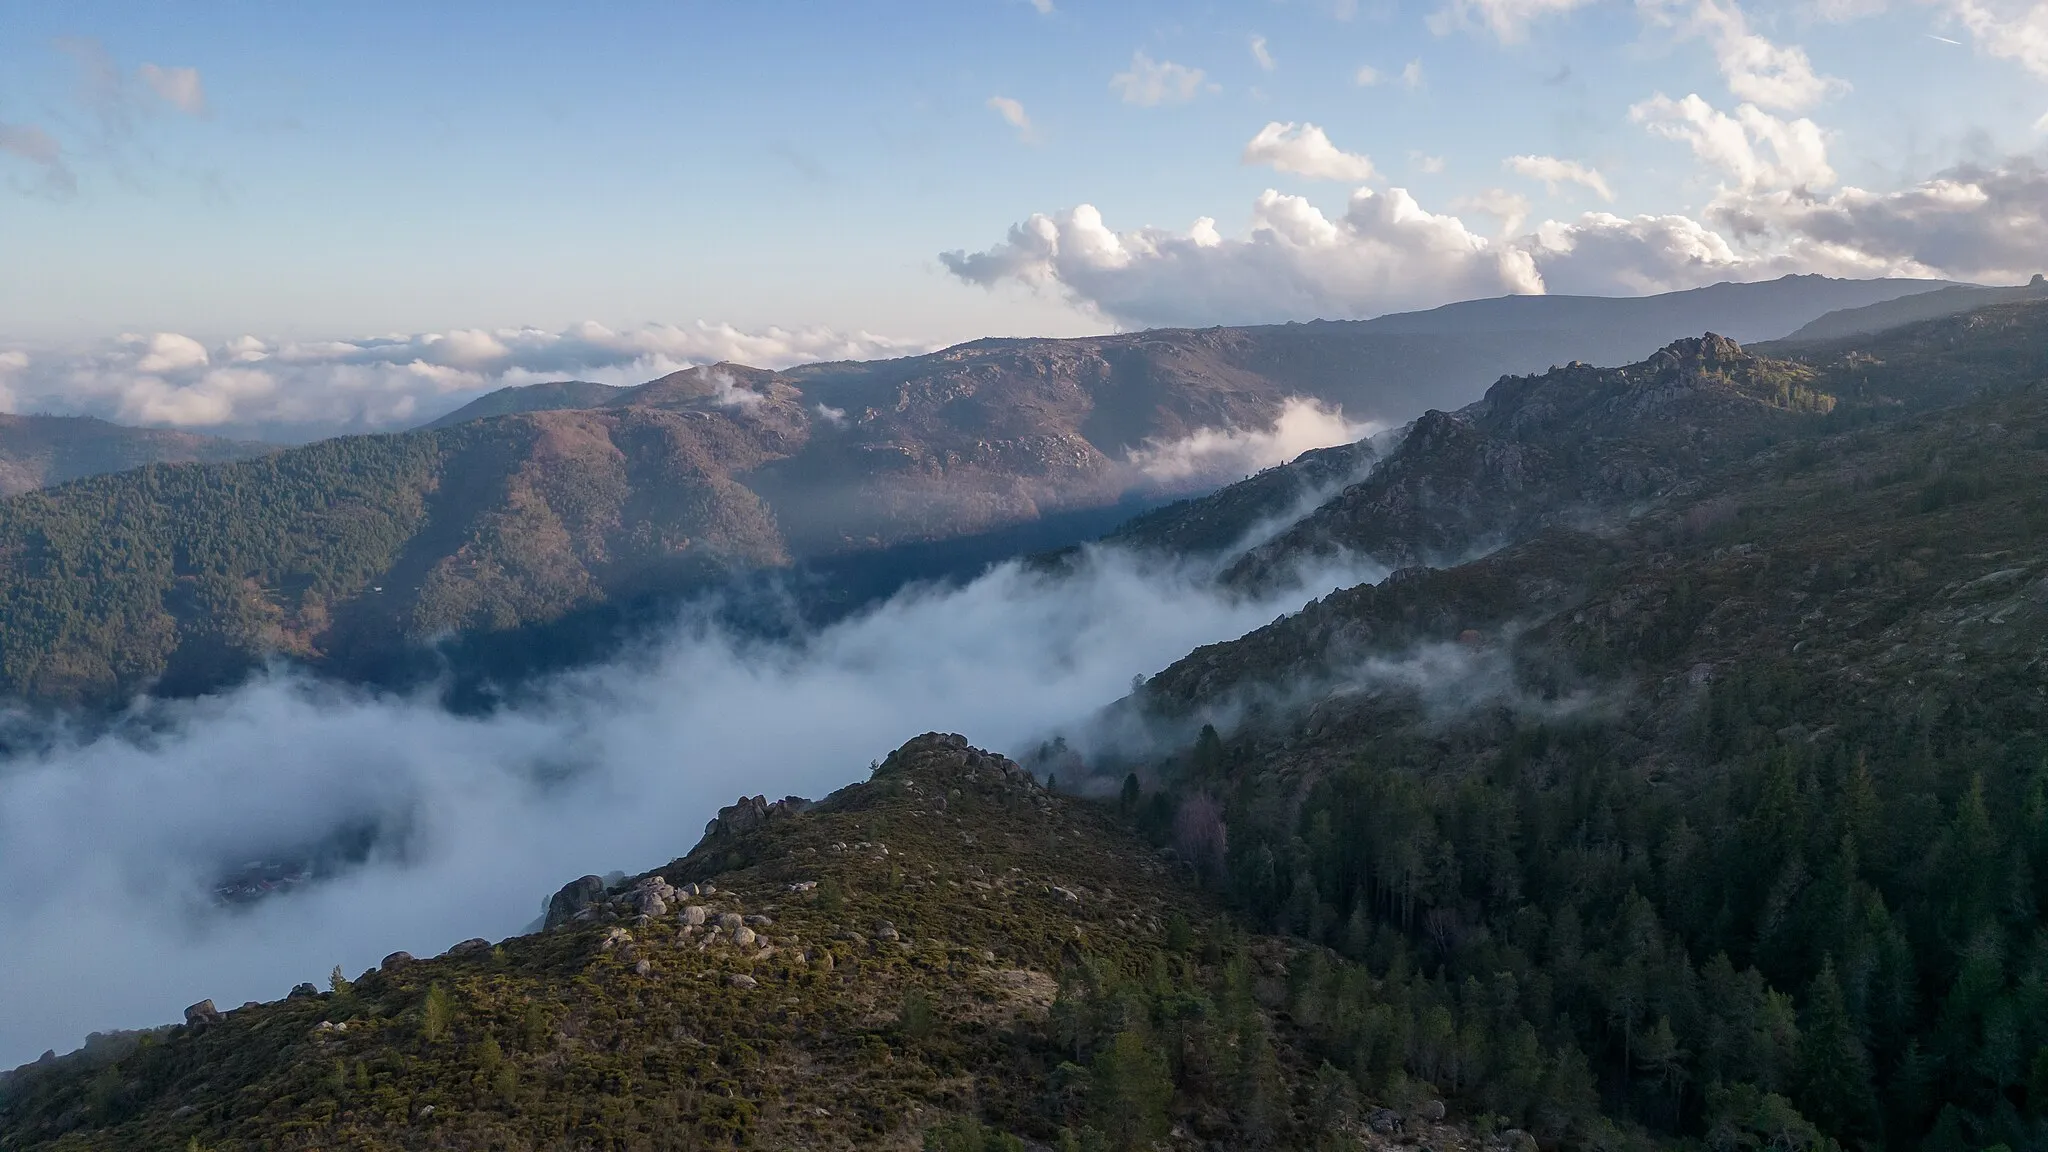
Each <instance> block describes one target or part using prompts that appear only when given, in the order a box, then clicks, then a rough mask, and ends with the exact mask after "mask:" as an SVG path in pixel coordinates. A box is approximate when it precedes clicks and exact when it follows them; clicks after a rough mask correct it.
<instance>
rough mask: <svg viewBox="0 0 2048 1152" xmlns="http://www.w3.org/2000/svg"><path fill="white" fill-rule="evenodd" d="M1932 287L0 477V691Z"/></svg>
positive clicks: (967, 509) (546, 617) (402, 619)
mask: <svg viewBox="0 0 2048 1152" xmlns="http://www.w3.org/2000/svg"><path fill="white" fill-rule="evenodd" d="M1937 287H1939V285H1938V284H1936V283H1934V282H1929V281H1904V280H1888V281H1843V280H1829V279H1825V278H1821V277H1787V278H1785V279H1782V280H1777V281H1772V282H1769V283H1763V284H1744V285H1718V286H1716V287H1713V288H1707V289H1700V290H1697V291H1692V292H1683V293H1672V294H1668V295H1665V296H1659V297H1646V298H1640V299H1595V298H1573V297H1508V298H1503V299H1498V300H1483V301H1470V302H1466V303H1463V304H1456V305H1451V306H1448V307H1445V308H1439V309H1435V310H1433V311H1430V312H1423V313H1413V314H1407V315H1402V316H1390V317H1383V318H1381V319H1379V320H1373V321H1364V322H1357V323H1353V322H1342V323H1326V322H1317V323H1308V324H1287V325H1275V326H1265V327H1256V328H1210V329H1199V330H1196V329H1176V330H1166V331H1156V332H1140V333H1132V334H1127V335H1118V336H1104V337H1093V338H1087V339H1077V340H1029V339H1026V340H1008V339H1005V340H980V341H975V342H972V343H969V344H963V345H960V346H958V347H955V348H950V349H947V350H945V351H942V352H936V353H932V354H930V355H926V356H918V357H910V358H905V359H899V360H885V361H874V362H865V363H836V364H813V365H807V366H803V367H799V368H793V369H789V370H786V371H780V372H773V371H766V370H762V369H756V368H749V367H746V366H743V365H732V364H722V365H713V366H707V367H703V368H693V369H689V370H686V371H682V372H677V373H673V374H671V375H668V376H664V377H662V378H660V379H658V380H654V381H650V382H648V383H646V384H642V385H640V386H638V387H634V388H611V387H607V386H604V385H601V384H594V383H589V382H576V381H569V382H561V383H554V384H542V385H534V386H529V387H526V388H518V389H506V390H502V391H500V392H497V393H493V394H491V395H489V396H485V397H482V398H480V399H479V400H477V401H474V402H472V403H471V404H470V405H468V406H467V407H465V408H463V409H461V410H459V411H457V412H454V413H450V414H448V415H446V416H444V417H442V418H440V419H438V420H436V421H434V422H433V423H432V424H431V425H429V426H427V427H425V428H421V429H417V430H415V431H412V432H408V433H402V434H396V435H385V436H369V437H345V438H341V439H336V440H330V441H323V442H319V443H315V444H312V445H307V446H304V447H300V448H294V449H288V450H284V451H280V452H276V453H273V454H270V455H267V456H264V457H262V458H260V459H255V460H247V461H241V462H235V463H225V464H213V465H206V466H202V467H174V466H162V465H159V466H152V467H147V468H143V469H140V470H136V471H131V472H126V473H120V474H114V475H103V476H98V477H93V478H90V479H86V480H82V481H75V482H73V483H70V484H66V485H64V486H62V487H59V488H56V489H53V490H49V491H46V492H41V493H35V494H32V495H30V496H25V497H21V498H17V499H15V500H12V501H7V502H4V503H0V605H4V606H5V608H6V612H5V615H4V618H0V692H4V693H8V694H17V695H22V696H26V697H28V698H31V699H36V700H48V701H88V700H90V701H105V702H112V701H118V700H122V699H125V698H127V696H128V695H129V694H131V693H133V692H135V691H138V690H145V689H153V690H156V691H161V692H170V693H185V692H193V691H203V690H207V689H209V688H211V687H215V686H218V685H220V684H222V683H225V682H227V681H229V680H232V679H233V678H235V677H236V676H239V675H241V674H242V673H243V672H245V671H246V670H248V669H249V668H252V667H254V666H256V665H257V664H258V663H260V662H261V661H262V660H264V659H266V658H268V657H269V656H271V655H273V654H279V653H284V654H291V655H295V656H297V657H299V658H302V659H305V660H309V661H312V662H314V663H316V664H323V665H327V666H330V667H334V668H336V669H337V670H345V672H346V674H348V675H351V676H362V677H369V678H372V679H377V678H379V677H383V676H386V675H391V674H395V673H392V672H391V671H390V665H389V664H388V661H389V660H391V659H394V658H396V657H394V656H393V654H394V653H405V652H409V651H418V650H419V649H420V646H421V645H423V644H424V643H426V642H427V641H428V640H429V639H430V638H436V637H447V636H450V635H454V636H458V637H480V636H491V635H515V634H519V633H521V632H522V630H530V629H533V628H535V627H537V626H546V625H550V624H552V623H554V622H558V621H564V620H567V619H570V618H572V617H575V616H577V615H578V614H580V613H589V612H594V611H599V610H610V609H611V608H614V607H617V606H620V605H625V604H632V603H638V602H641V601H645V600H649V599H653V600H664V599H666V600H670V601H672V600H674V599H675V598H677V597H679V596H683V595H686V594H688V593H689V592H690V591H692V590H697V589H703V588H707V587H710V586H713V585H719V584H723V583H726V582H729V581H731V580H732V579H733V578H734V577H736V576H739V575H741V574H745V573H749V572H759V571H764V570H767V571H774V570H785V569H788V568H790V567H792V566H797V565H806V564H813V563H820V562H826V561H831V560H833V559H835V558H844V557H849V556H855V555H862V554H879V553H883V552H886V551H887V550H890V549H896V548H904V547H910V546H920V545H926V544H930V543H933V542H938V541H948V540H957V539H962V538H968V537H977V536H989V535H990V534H997V535H999V534H1001V533H1003V532H1006V531H1008V530H1010V529H1013V528H1015V527H1017V526H1020V525H1029V524H1034V523H1039V522H1047V521H1048V518H1053V519H1054V520H1058V518H1061V517H1076V516H1080V515H1081V514H1084V513H1089V512H1091V511H1094V510H1122V509H1128V508H1129V506H1130V504H1131V502H1132V501H1133V500H1134V499H1135V498H1138V497H1142V496H1144V495H1146V494H1150V495H1152V496H1153V497H1154V498H1163V497H1165V496H1169V495H1172V494H1173V493H1174V492H1175V490H1176V489H1178V490H1180V491H1189V490H1202V489H1205V488H1211V487H1215V486H1217V485H1219V484H1221V483H1224V482H1227V481H1229V480H1232V479H1237V478H1239V477H1241V476H1242V475H1244V474H1246V473H1249V472H1253V471H1256V470H1258V469H1259V468H1260V467H1262V466H1264V465H1267V464H1272V463H1278V462H1279V461H1280V460H1282V459H1284V458H1285V457H1287V456H1291V455H1294V454H1296V453H1297V452H1299V451H1300V450H1301V449H1303V448H1312V447H1319V446H1321V445H1322V444H1327V443H1330V442H1332V441H1338V440H1346V439H1351V438H1355V436H1356V435H1357V434H1358V433H1359V432H1360V431H1362V430H1364V429H1363V423H1364V422H1365V421H1373V422H1376V423H1380V424H1391V423H1398V422H1400V421H1405V420H1407V419H1409V418H1411V417H1413V416H1414V415H1415V414H1416V413H1417V412H1419V411H1422V410H1423V409H1426V408H1453V407H1459V406H1462V405H1463V404H1465V403H1468V402H1470V401H1472V400H1474V399H1476V398H1478V396H1479V395H1480V394H1481V393H1482V392H1483V391H1484V389H1485V387H1486V385H1487V384H1488V383H1489V382H1490V381H1492V380H1493V379H1495V378H1497V377H1499V376H1500V375H1502V374H1503V373H1512V372H1520V371H1527V370H1541V369H1542V368H1545V367H1548V366H1550V365H1552V364H1557V363H1563V362H1566V361H1577V360H1582V359H1584V358H1587V357H1594V358H1609V359H1612V360H1621V361H1625V360H1629V359H1638V358H1640V357H1642V356H1646V355H1648V354H1649V353H1650V352H1651V351H1653V350H1655V349H1656V348H1657V347H1660V346H1662V345H1663V344H1665V343H1668V342H1669V341H1670V340H1672V339H1674V338H1677V337H1681V336H1685V335H1688V334H1691V335H1695V336H1696V335H1697V334H1698V333H1699V332H1701V331H1702V330H1707V329H1713V330H1717V331H1718V330H1720V329H1722V328H1726V329H1729V330H1730V331H1733V332H1736V333H1748V334H1765V335H1768V334H1773V333H1781V332H1783V331H1786V330H1789V329H1791V328H1794V327H1797V326H1799V325H1801V324H1804V323H1806V322H1808V321H1810V320H1812V319H1815V318H1818V317H1819V316H1821V315H1823V314H1825V313H1827V312H1829V311H1832V310H1836V309H1839V308H1843V307H1855V306H1867V305H1868V304H1870V303H1872V302H1881V301H1884V300H1887V299H1896V298H1897V297H1898V296H1899V295H1900V294H1902V293H1916V292H1927V291H1932V290H1933V289H1935V288H1937ZM1310 401H1313V402H1315V403H1317V404H1321V405H1325V406H1327V407H1326V408H1324V409H1322V410H1321V413H1320V414H1319V415H1312V417H1311V418H1310V420H1309V421H1308V423H1309V424H1310V425H1311V426H1310V427H1309V429H1308V431H1307V434H1306V435H1307V436H1308V437H1309V438H1308V439H1307V441H1306V442H1303V439H1302V437H1303V433H1302V432H1301V430H1300V429H1299V428H1293V430H1292V431H1290V427H1291V426H1290V425H1288V424H1284V423H1280V424H1278V425H1277V427H1276V422H1279V421H1280V420H1281V417H1282V416H1283V415H1285V414H1288V413H1294V414H1296V415H1299V413H1300V411H1301V405H1303V404H1304V403H1305V402H1310ZM1340 407H1341V409H1342V411H1343V413H1344V417H1343V419H1339V418H1337V417H1336V416H1335V415H1333V414H1332V412H1333V411H1334V410H1335V409H1337V408H1340ZM109 435H112V433H109ZM195 450H196V449H195ZM220 450H221V451H222V452H223V453H226V454H230V455H235V454H245V453H246V451H247V449H246V448H237V447H233V446H225V447H223V448H221V449H220ZM1160 460H1173V461H1175V462H1176V468H1175V469H1173V470H1170V471H1160V470H1158V469H1157V468H1156V467H1155V465H1156V463H1157V462H1158V461H1160ZM1332 479H1333V477H1323V478H1322V480H1323V482H1328V481H1330V480H1332ZM1298 495H1299V494H1297V496H1298ZM1072 523H1073V524H1074V527H1075V530H1076V531H1079V532H1090V531H1099V530H1100V529H1101V528H1102V527H1103V525H1102V524H1101V523H1100V522H1099V521H1097V522H1094V523H1086V522H1085V518H1084V519H1081V520H1074V521H1072ZM1058 542H1059V541H1057V540H1046V539H1044V538H1042V537H1041V538H1038V539H1036V540H1034V541H1032V544H1033V546H1043V545H1045V544H1048V543H1053V544H1056V543H1058ZM874 576H875V574H873V573H871V574H870V578H871V579H872V578H873V577H874ZM876 587H877V590H878V591H880V592H886V590H887V588H888V584H887V580H886V579H882V580H880V582H879V583H878V584H877V585H876ZM547 643H548V644H556V643H566V641H560V640H559V639H551V640H549V641H547Z"/></svg>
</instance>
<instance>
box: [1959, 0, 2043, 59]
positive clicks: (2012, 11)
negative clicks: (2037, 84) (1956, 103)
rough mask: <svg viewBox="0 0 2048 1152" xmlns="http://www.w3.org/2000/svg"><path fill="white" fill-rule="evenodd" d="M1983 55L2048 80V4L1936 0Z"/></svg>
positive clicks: (2022, 0) (2013, 0) (2011, 0)
mask: <svg viewBox="0 0 2048 1152" xmlns="http://www.w3.org/2000/svg"><path fill="white" fill-rule="evenodd" d="M1937 2H1938V3H1939V4H1940V5H1941V7H1942V8H1943V9H1945V10H1946V11H1947V13H1948V15H1949V17H1950V18H1951V19H1952V20H1954V21H1955V22H1956V23H1957V24H1959V25H1961V26H1962V27H1964V28H1965V29H1968V30H1969V33H1970V38H1971V40H1972V41H1974V42H1975V44H1976V45H1977V47H1978V48H1979V49H1981V50H1982V51H1983V52H1984V53H1985V54H1987V55H1989V56H1992V57H1994V58H1996V59H2000V60H2011V61H2014V62H2015V63H2017V64H2019V65H2020V66H2021V67H2022V68H2025V69H2026V70H2027V71H2029V72H2032V73H2033V74H2034V75H2036V76H2043V77H2048V4H2042V3H2039V2H2038V0H1937Z"/></svg>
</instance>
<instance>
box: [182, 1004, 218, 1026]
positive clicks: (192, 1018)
mask: <svg viewBox="0 0 2048 1152" xmlns="http://www.w3.org/2000/svg"><path fill="white" fill-rule="evenodd" d="M218 1019H220V1009H218V1008H215V1007H214V1006H213V1001H211V1000H201V1001H200V1002H199V1003H197V1004H194V1005H192V1006H191V1007H190V1008H187V1009H185V1023H187V1024H210V1023H212V1022H213V1021H215V1020H218Z"/></svg>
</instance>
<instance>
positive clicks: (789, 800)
mask: <svg viewBox="0 0 2048 1152" xmlns="http://www.w3.org/2000/svg"><path fill="white" fill-rule="evenodd" d="M810 806H811V802H810V801H809V800H806V799H804V798H803V797H801V796H785V797H783V798H782V799H780V800H777V801H775V802H774V803H772V804H771V803H769V802H768V798H767V797H766V796H742V797H740V798H739V799H738V800H737V801H735V802H733V803H731V804H728V805H726V806H725V807H723V808H720V809H719V810H718V815H717V816H714V817H712V819H711V822H710V823H708V824H706V825H704V837H705V839H707V840H708V839H711V838H713V837H719V836H743V835H745V834H746V833H748V832H752V831H753V830H754V829H756V828H759V827H761V826H762V825H763V824H766V823H768V822H769V821H770V820H775V819H779V818H781V817H784V816H794V815H796V814H797V813H799V812H802V811H803V810H804V809H806V808H809V807H810Z"/></svg>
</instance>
